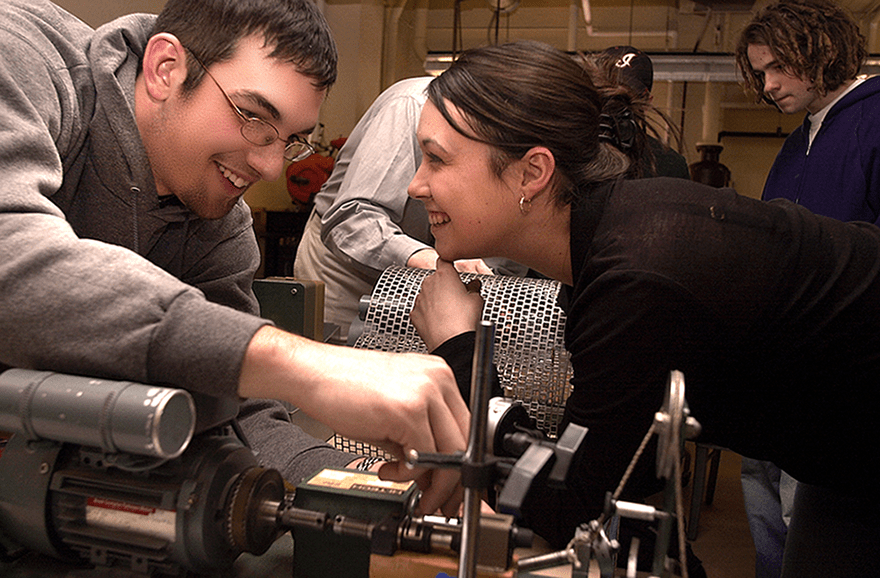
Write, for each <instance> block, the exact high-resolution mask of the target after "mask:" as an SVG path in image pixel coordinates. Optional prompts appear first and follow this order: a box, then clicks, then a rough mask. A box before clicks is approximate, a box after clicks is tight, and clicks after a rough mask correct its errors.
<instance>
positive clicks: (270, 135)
mask: <svg viewBox="0 0 880 578" xmlns="http://www.w3.org/2000/svg"><path fill="white" fill-rule="evenodd" d="M187 52H189V53H190V54H191V55H192V57H193V59H194V60H195V61H196V62H198V63H199V66H201V67H202V70H204V71H205V74H207V75H208V78H210V79H211V80H213V81H214V84H216V85H217V88H219V89H220V92H222V93H223V96H224V97H225V98H226V102H228V103H229V106H231V107H232V110H234V111H235V114H237V115H238V118H239V119H240V120H241V136H242V137H244V139H245V140H246V141H248V142H249V143H252V144H255V145H257V146H261V147H264V146H269V145H270V144H272V143H274V142H275V141H276V140H278V139H280V138H281V136H280V134H279V133H278V129H277V128H275V126H274V125H272V124H270V123H268V122H266V121H265V120H263V119H261V118H259V117H256V116H248V115H246V114H245V113H244V112H243V111H242V110H241V109H240V108H238V105H236V104H235V103H234V102H232V99H231V98H229V94H227V93H226V91H225V90H223V87H222V86H220V83H219V82H217V79H216V78H214V75H213V74H211V73H210V72H208V67H207V66H205V65H204V64H202V61H201V60H199V58H198V57H197V56H196V55H195V54H193V52H192V51H191V50H189V49H187ZM314 153H315V147H313V146H312V144H311V143H310V142H308V141H307V140H305V139H304V138H302V137H301V136H299V135H293V136H292V137H291V140H289V141H287V145H286V146H285V147H284V158H285V159H287V160H289V161H291V162H296V161H301V160H303V159H304V158H306V157H307V156H309V155H312V154H314Z"/></svg>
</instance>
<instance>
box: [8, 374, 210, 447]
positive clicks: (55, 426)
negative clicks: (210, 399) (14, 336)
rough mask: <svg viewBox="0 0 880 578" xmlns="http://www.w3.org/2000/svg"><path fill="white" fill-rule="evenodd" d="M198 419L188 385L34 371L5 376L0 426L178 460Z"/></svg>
mask: <svg viewBox="0 0 880 578" xmlns="http://www.w3.org/2000/svg"><path fill="white" fill-rule="evenodd" d="M195 423H196V409H195V404H194V403H193V399H192V396H190V394H189V393H188V392H187V391H185V390H182V389H174V388H168V387H158V386H151V385H143V384H139V383H133V382H129V381H112V380H107V379H93V378H88V377H80V376H75V375H65V374H61V373H53V372H47V371H34V370H29V369H10V370H7V371H5V372H4V373H2V374H0V430H7V431H16V432H21V433H22V434H24V435H25V436H27V437H28V438H30V439H48V440H53V441H59V442H65V443H75V444H82V445H86V446H92V447H97V448H100V449H102V450H103V451H105V452H107V453H120V452H127V453H132V454H137V455H144V456H152V457H159V458H175V457H177V456H179V455H180V454H181V453H183V451H184V450H185V449H186V447H187V445H188V444H189V442H190V440H191V439H192V435H193V431H194V429H195Z"/></svg>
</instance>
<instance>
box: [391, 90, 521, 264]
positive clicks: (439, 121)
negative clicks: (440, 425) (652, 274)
mask: <svg viewBox="0 0 880 578" xmlns="http://www.w3.org/2000/svg"><path fill="white" fill-rule="evenodd" d="M449 111H450V113H451V115H452V117H453V119H454V120H455V122H456V123H458V124H459V126H462V127H467V123H466V122H465V121H464V119H463V118H462V117H461V115H460V114H459V113H458V111H457V110H456V109H455V108H452V107H450V108H449ZM417 138H418V142H419V146H420V147H421V149H422V164H421V165H420V166H419V169H418V171H417V172H416V174H415V176H414V177H413V180H412V182H411V183H410V185H409V188H408V191H407V192H408V193H409V195H410V196H411V197H412V198H414V199H418V200H420V201H422V202H423V203H424V204H425V208H426V209H427V211H428V218H429V220H430V223H431V233H432V234H433V235H434V240H435V242H434V246H435V248H436V250H437V252H438V253H439V254H440V256H441V257H442V258H443V259H445V260H447V261H454V260H456V259H469V258H485V257H495V256H503V255H504V254H505V248H506V247H507V245H508V243H511V242H515V240H516V232H517V228H518V226H519V224H520V222H519V219H521V218H522V215H521V214H520V211H519V193H518V192H517V188H516V186H515V179H514V176H513V175H514V174H515V171H510V170H508V169H505V170H504V171H503V173H502V175H501V176H500V177H499V176H498V175H496V173H495V172H494V170H493V168H492V155H493V149H492V148H491V147H489V146H488V145H486V144H483V143H480V142H477V141H475V140H473V139H470V138H467V137H465V136H464V135H462V134H461V133H459V132H458V131H456V130H455V129H454V128H453V127H452V126H451V125H450V124H449V123H448V122H447V121H446V119H445V118H443V115H442V114H441V113H440V111H439V110H438V109H437V107H436V106H434V104H433V103H431V101H428V102H427V103H426V104H425V106H424V108H423V109H422V115H421V119H420V121H419V128H418V132H417ZM508 168H509V167H508Z"/></svg>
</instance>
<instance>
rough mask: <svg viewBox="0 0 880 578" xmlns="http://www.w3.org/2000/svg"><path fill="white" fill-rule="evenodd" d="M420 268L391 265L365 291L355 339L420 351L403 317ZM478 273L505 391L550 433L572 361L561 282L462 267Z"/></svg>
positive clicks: (359, 447)
mask: <svg viewBox="0 0 880 578" xmlns="http://www.w3.org/2000/svg"><path fill="white" fill-rule="evenodd" d="M430 273H431V271H428V270H425V269H413V268H407V267H398V266H392V267H389V268H388V269H386V270H385V271H384V272H383V274H382V276H381V277H380V278H379V281H378V282H377V283H376V286H375V288H374V289H373V293H372V295H371V296H370V304H369V307H368V308H367V311H366V316H365V318H364V330H363V332H362V333H361V335H360V336H359V337H358V338H357V341H356V342H355V344H354V347H357V348H360V349H377V350H381V351H394V352H403V351H416V352H426V351H427V349H426V347H425V343H424V342H423V341H422V339H421V338H420V337H419V335H418V333H417V332H416V330H415V327H413V325H412V323H410V320H409V312H410V311H411V310H412V307H413V303H414V301H415V298H416V295H418V293H419V290H420V288H421V285H422V280H423V279H424V278H425V277H426V276H427V275H429V274H430ZM461 277H462V280H463V281H464V282H465V283H467V282H468V281H470V280H472V279H474V278H477V279H479V280H480V282H481V283H482V288H481V291H480V292H481V294H482V296H483V300H484V301H485V306H484V308H483V319H484V320H486V321H491V322H493V323H494V325H495V365H496V367H497V369H498V377H499V379H500V381H501V386H502V388H503V389H504V395H505V396H506V397H511V398H514V399H517V400H519V401H521V402H522V404H523V405H524V406H525V408H526V409H527V410H528V412H529V414H530V415H531V416H532V417H533V418H534V419H535V420H536V422H537V425H538V428H539V429H541V430H542V431H544V432H545V433H546V434H547V435H549V436H550V437H553V438H555V437H556V436H557V434H558V431H557V428H558V425H559V422H560V420H561V418H562V411H563V405H564V403H565V400H566V399H567V398H568V395H569V394H570V393H571V385H570V377H571V364H570V362H569V355H568V352H567V351H566V349H565V347H564V342H563V332H564V329H565V313H564V312H563V311H562V309H560V308H559V306H558V305H557V302H556V298H557V295H558V294H559V288H560V284H559V283H558V282H557V281H553V280H550V279H530V278H522V277H509V276H503V275H476V274H473V273H463V274H462V275H461ZM333 442H334V444H335V445H336V446H337V447H339V448H341V449H344V450H347V451H352V452H354V453H360V454H364V455H381V453H377V451H376V450H375V449H374V448H372V447H370V446H365V445H364V444H360V443H356V442H352V441H351V440H347V439H344V438H340V437H339V436H336V437H335V438H334V440H333Z"/></svg>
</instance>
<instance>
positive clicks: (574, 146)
mask: <svg viewBox="0 0 880 578" xmlns="http://www.w3.org/2000/svg"><path fill="white" fill-rule="evenodd" d="M601 78H602V76H601V74H600V71H599V69H598V68H597V67H594V66H591V64H590V62H589V60H587V59H577V60H576V59H575V58H573V57H572V56H570V55H568V54H566V53H564V52H562V51H560V50H557V49H555V48H553V47H551V46H549V45H547V44H544V43H541V42H534V41H520V42H513V43H510V44H503V45H500V46H488V47H483V48H475V49H471V50H468V51H465V52H463V53H462V54H461V56H459V58H458V59H457V60H456V61H455V62H454V63H453V64H452V65H451V66H450V67H449V69H448V70H446V71H445V72H444V73H443V74H441V75H440V76H439V77H437V78H435V79H434V80H433V81H431V84H430V85H429V86H428V98H429V99H430V101H431V102H432V103H433V104H434V105H435V106H436V107H437V109H438V110H439V111H440V113H441V114H442V115H443V117H444V118H445V119H446V121H447V122H449V124H450V125H451V126H452V127H453V128H454V129H455V130H456V131H458V132H459V133H460V134H462V135H464V136H466V137H467V138H470V139H473V140H476V141H478V142H482V143H485V144H487V145H489V146H491V147H493V148H494V149H495V151H496V154H495V155H494V158H493V167H492V168H493V170H494V171H495V173H496V174H497V175H499V176H500V174H501V173H502V172H503V171H504V169H505V168H506V167H507V165H508V164H509V163H510V162H511V161H514V160H517V159H520V158H522V156H523V155H524V154H525V153H526V152H527V151H529V150H530V149H531V148H532V147H535V146H542V147H546V148H547V149H549V150H550V152H552V153H553V156H554V158H555V159H556V175H555V180H556V182H555V183H554V185H555V186H554V189H555V194H556V195H557V197H556V200H557V202H559V203H561V204H569V203H571V202H572V201H573V200H575V198H576V197H577V195H578V194H587V193H589V191H590V190H591V188H592V187H594V186H596V185H597V184H599V183H603V182H606V181H609V180H614V179H617V178H620V177H623V176H632V172H633V171H634V170H636V164H634V163H633V162H632V159H631V157H632V158H638V156H639V155H640V154H641V153H642V151H643V150H644V149H645V148H646V147H645V135H644V131H642V130H635V132H634V133H633V131H632V130H630V129H637V128H638V126H641V123H643V122H644V107H643V106H642V104H640V103H639V102H638V101H637V100H636V99H635V98H634V95H633V93H632V92H631V91H630V90H628V89H627V88H626V87H624V86H621V85H620V84H617V83H613V82H610V81H608V82H607V83H606V82H604V81H602V80H601ZM450 107H454V108H455V109H456V110H457V111H458V113H459V114H461V116H462V118H463V119H464V121H465V123H466V125H467V126H461V125H460V123H457V122H456V121H455V120H454V118H453V117H452V116H451V114H450ZM630 123H634V124H632V125H631V124H630ZM615 141H616V142H615ZM612 143H614V144H612ZM624 150H626V151H627V152H624Z"/></svg>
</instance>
